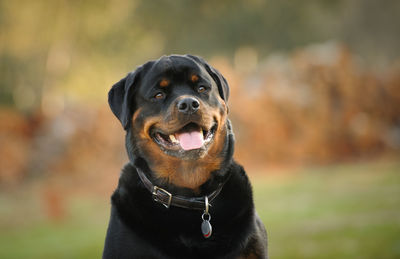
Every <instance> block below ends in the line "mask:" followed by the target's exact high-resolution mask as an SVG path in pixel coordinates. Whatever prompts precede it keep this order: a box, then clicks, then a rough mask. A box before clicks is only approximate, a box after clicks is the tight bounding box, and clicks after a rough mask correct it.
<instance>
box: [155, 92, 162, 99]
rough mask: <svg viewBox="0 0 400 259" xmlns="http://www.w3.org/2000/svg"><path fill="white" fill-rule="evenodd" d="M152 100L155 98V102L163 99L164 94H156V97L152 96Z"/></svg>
mask: <svg viewBox="0 0 400 259" xmlns="http://www.w3.org/2000/svg"><path fill="white" fill-rule="evenodd" d="M154 98H156V99H157V100H161V99H164V93H161V92H160V93H157V94H156V95H154Z"/></svg>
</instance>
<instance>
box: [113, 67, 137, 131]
mask: <svg viewBox="0 0 400 259" xmlns="http://www.w3.org/2000/svg"><path fill="white" fill-rule="evenodd" d="M142 70H143V66H141V67H138V68H137V69H136V70H135V71H133V72H130V73H129V74H128V75H127V76H126V77H125V78H123V79H121V80H120V81H119V82H118V83H116V84H114V85H113V86H112V88H111V90H110V91H109V92H108V104H109V105H110V108H111V111H112V112H113V113H114V115H115V116H116V117H117V118H118V119H119V121H120V122H121V124H122V126H123V127H124V129H125V130H127V129H128V127H129V125H130V122H131V117H132V115H133V112H134V109H135V108H136V107H135V104H134V103H133V92H134V91H133V90H134V88H135V87H136V85H137V84H138V83H139V82H138V81H139V75H140V73H141V72H142Z"/></svg>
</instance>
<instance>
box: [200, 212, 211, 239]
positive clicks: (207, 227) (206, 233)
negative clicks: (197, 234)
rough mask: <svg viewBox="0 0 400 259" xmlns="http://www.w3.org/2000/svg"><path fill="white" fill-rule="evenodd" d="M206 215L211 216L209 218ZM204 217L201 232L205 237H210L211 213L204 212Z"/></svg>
mask: <svg viewBox="0 0 400 259" xmlns="http://www.w3.org/2000/svg"><path fill="white" fill-rule="evenodd" d="M205 215H208V216H209V217H208V219H207V220H205V219H204V216H205ZM202 218H203V222H202V223H201V232H202V233H203V236H204V237H205V238H209V237H210V236H211V234H212V226H211V224H210V219H211V216H210V214H203V216H202Z"/></svg>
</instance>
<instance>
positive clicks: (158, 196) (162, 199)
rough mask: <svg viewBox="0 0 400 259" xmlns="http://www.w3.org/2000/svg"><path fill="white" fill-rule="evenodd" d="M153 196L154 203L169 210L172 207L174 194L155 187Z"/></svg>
mask: <svg viewBox="0 0 400 259" xmlns="http://www.w3.org/2000/svg"><path fill="white" fill-rule="evenodd" d="M152 196H153V200H154V201H156V202H159V203H161V204H162V205H164V207H166V208H167V209H168V208H169V206H171V201H172V194H171V193H169V192H168V191H166V190H164V189H163V188H160V187H158V186H155V185H154V187H153V192H152Z"/></svg>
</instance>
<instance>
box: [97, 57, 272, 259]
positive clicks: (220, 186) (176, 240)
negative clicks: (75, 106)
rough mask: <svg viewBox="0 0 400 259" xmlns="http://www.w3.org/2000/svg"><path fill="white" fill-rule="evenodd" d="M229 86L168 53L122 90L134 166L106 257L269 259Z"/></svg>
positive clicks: (116, 104) (117, 197)
mask: <svg viewBox="0 0 400 259" xmlns="http://www.w3.org/2000/svg"><path fill="white" fill-rule="evenodd" d="M228 97H229V86H228V83H227V81H226V79H225V78H224V77H223V76H222V75H221V73H219V72H218V71H217V70H216V69H215V68H213V67H212V66H210V65H209V64H208V63H207V62H206V61H205V60H204V59H202V58H201V57H198V56H192V55H170V56H163V57H161V58H160V59H158V60H154V61H149V62H147V63H145V64H143V65H142V66H139V67H138V68H137V69H136V70H135V71H133V72H131V73H129V74H128V75H127V76H126V77H125V78H123V79H121V80H120V81H119V82H118V83H116V84H114V85H113V86H112V88H111V90H110V92H109V95H108V101H109V105H110V107H111V110H112V112H113V113H114V115H115V116H116V117H117V118H118V119H119V121H120V122H121V124H122V126H123V128H124V129H125V131H126V136H125V143H126V150H127V153H128V157H129V163H128V164H127V165H125V167H124V168H123V169H122V173H121V175H120V179H119V183H118V187H117V189H116V190H115V192H114V193H113V195H112V197H111V203H112V207H111V216H110V222H109V225H108V230H107V236H106V240H105V246H104V251H103V258H121V259H129V258H188V259H192V258H194V259H196V258H267V234H266V231H265V228H264V225H263V224H262V222H261V220H260V218H259V217H258V215H257V214H256V212H255V208H254V203H253V196H252V187H251V185H250V182H249V179H248V177H247V175H246V173H245V171H244V169H243V167H242V166H240V165H239V164H237V163H236V162H235V161H234V160H233V158H232V156H233V150H234V135H233V132H232V125H231V122H230V120H229V119H228V117H227V116H228V106H227V101H228Z"/></svg>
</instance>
